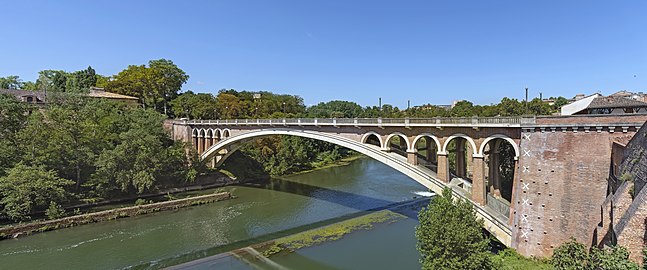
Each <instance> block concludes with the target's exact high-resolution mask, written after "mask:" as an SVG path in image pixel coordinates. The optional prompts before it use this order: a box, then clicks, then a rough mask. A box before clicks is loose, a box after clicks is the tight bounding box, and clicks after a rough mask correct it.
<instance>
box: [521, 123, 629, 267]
mask: <svg viewBox="0 0 647 270" xmlns="http://www.w3.org/2000/svg"><path fill="white" fill-rule="evenodd" d="M572 119H573V118H569V119H567V120H569V121H570V120H572ZM635 131H636V129H635V127H633V126H632V128H631V129H629V130H628V131H627V132H626V133H623V132H611V131H610V130H609V129H608V128H605V129H603V130H600V132H598V131H597V130H596V129H593V130H591V131H589V132H585V131H584V129H582V128H579V129H578V130H577V132H575V131H574V130H572V128H571V129H568V130H564V131H562V130H561V129H557V130H554V131H553V130H551V129H543V130H542V129H540V128H526V129H524V131H523V132H522V136H521V143H520V148H521V152H522V156H521V157H520V160H519V169H518V173H517V174H516V178H515V184H514V186H515V188H514V190H513V198H514V200H513V202H512V203H513V207H514V210H513V216H512V224H513V225H512V226H513V227H512V242H513V247H514V248H516V249H517V250H518V251H519V253H521V254H523V255H527V256H528V255H534V256H549V255H551V254H552V251H553V249H554V248H555V247H557V246H559V245H560V244H561V243H563V242H564V241H566V240H568V239H569V238H570V237H571V236H572V237H575V238H576V239H577V240H578V241H580V242H582V243H585V244H587V245H591V244H593V240H594V235H595V232H596V228H597V226H598V224H599V222H600V215H601V209H600V206H601V205H602V204H603V202H604V201H605V199H606V195H607V194H606V192H607V178H608V175H609V168H610V167H611V166H610V162H611V147H612V144H613V142H614V141H616V140H618V138H621V137H631V136H633V134H634V133H635Z"/></svg>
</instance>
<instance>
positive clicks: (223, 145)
mask: <svg viewBox="0 0 647 270" xmlns="http://www.w3.org/2000/svg"><path fill="white" fill-rule="evenodd" d="M272 135H288V136H299V137H304V138H310V139H315V140H321V141H325V142H329V143H334V144H336V145H339V146H342V147H346V148H348V149H351V150H354V151H357V152H359V153H362V154H364V155H366V156H368V157H371V158H373V159H375V160H377V161H379V162H382V163H384V164H385V165H387V166H389V167H391V168H393V169H395V170H397V171H399V172H401V173H403V174H405V175H406V176H408V177H409V178H411V179H412V180H414V181H416V182H418V183H420V184H421V185H423V186H425V187H426V188H428V189H430V190H432V191H433V192H435V193H437V194H440V193H441V192H442V190H443V189H444V188H445V187H446V184H445V183H443V182H442V181H441V180H438V179H436V177H435V175H433V174H432V173H433V172H431V171H429V170H426V169H425V168H424V167H421V166H415V165H411V164H409V163H407V160H406V158H403V157H401V156H399V155H397V154H391V153H387V152H384V151H381V150H380V148H379V147H377V146H374V145H370V144H365V143H362V141H364V140H365V138H366V137H367V136H368V135H366V134H364V136H363V137H362V138H361V139H360V141H356V140H352V139H349V138H345V137H341V136H337V135H332V134H327V133H322V132H317V131H308V130H294V129H260V130H256V131H250V132H247V133H243V134H239V135H235V136H232V137H229V138H223V140H222V141H220V142H218V143H216V144H214V145H213V146H211V147H210V148H209V149H207V150H206V151H204V153H203V154H202V155H200V159H201V160H208V159H210V158H213V157H215V156H216V155H218V154H219V153H220V152H221V151H222V150H226V153H225V154H224V155H223V157H222V158H221V160H220V161H222V160H224V159H226V158H227V156H228V155H230V154H231V153H233V151H235V150H236V149H237V148H238V147H239V146H240V145H241V144H242V143H244V142H246V141H249V140H252V139H254V138H258V137H265V136H272ZM220 154H222V153H220ZM453 193H454V195H455V197H456V198H458V199H464V200H467V201H469V202H471V203H472V205H473V206H474V209H475V210H476V213H477V216H478V217H479V218H482V219H483V221H484V227H485V229H487V230H488V231H490V232H491V233H492V234H493V235H494V236H495V237H496V238H497V239H499V241H501V242H502V243H504V244H506V245H508V246H509V245H510V244H511V241H512V236H511V235H512V232H511V230H510V228H509V226H508V225H507V221H501V220H499V219H497V218H495V217H494V216H493V215H491V214H489V213H488V212H487V210H486V209H485V208H484V207H482V206H479V205H478V204H476V203H474V202H473V201H472V200H471V199H470V198H468V196H466V194H465V193H460V192H457V191H456V190H454V192H453Z"/></svg>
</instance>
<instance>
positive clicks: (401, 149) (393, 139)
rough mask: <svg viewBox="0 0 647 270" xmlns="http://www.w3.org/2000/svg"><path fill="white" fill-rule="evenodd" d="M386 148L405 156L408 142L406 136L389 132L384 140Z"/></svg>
mask: <svg viewBox="0 0 647 270" xmlns="http://www.w3.org/2000/svg"><path fill="white" fill-rule="evenodd" d="M386 148H387V149H388V151H390V152H394V153H396V154H398V155H401V156H403V157H407V149H408V148H409V144H408V143H407V138H406V137H405V136H404V135H402V134H391V135H390V136H389V138H387V140H386Z"/></svg>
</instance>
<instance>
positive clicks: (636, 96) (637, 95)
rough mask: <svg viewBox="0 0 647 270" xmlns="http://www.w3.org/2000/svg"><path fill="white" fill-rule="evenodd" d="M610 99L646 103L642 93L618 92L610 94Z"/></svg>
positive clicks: (646, 99) (645, 97)
mask: <svg viewBox="0 0 647 270" xmlns="http://www.w3.org/2000/svg"><path fill="white" fill-rule="evenodd" d="M611 96H612V97H623V98H628V99H632V100H637V101H641V102H647V95H646V94H645V93H643V92H638V93H634V92H629V91H626V90H622V91H618V92H615V93H613V94H611Z"/></svg>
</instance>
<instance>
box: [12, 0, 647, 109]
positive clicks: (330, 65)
mask: <svg viewBox="0 0 647 270" xmlns="http://www.w3.org/2000/svg"><path fill="white" fill-rule="evenodd" d="M0 6H2V12H1V13H0V14H2V19H1V21H2V23H0V37H2V42H0V76H7V75H19V76H20V77H21V78H23V80H35V79H36V78H37V72H38V71H39V70H43V69H62V70H66V71H74V70H79V69H83V68H86V67H87V66H88V65H91V66H92V67H93V68H95V69H96V70H97V72H98V73H100V74H104V75H112V74H116V73H118V72H119V71H121V70H122V69H124V68H125V67H126V66H128V65H130V64H145V63H147V62H148V60H151V59H159V58H166V59H170V60H173V61H174V62H175V63H176V64H177V65H178V66H179V67H180V68H182V69H183V70H185V71H186V72H187V73H188V74H189V75H190V76H191V78H190V79H189V82H188V83H187V84H186V85H185V87H184V90H193V91H196V92H214V93H215V92H217V90H219V89H222V88H228V89H229V88H233V89H237V90H250V91H257V90H269V91H273V92H278V93H289V94H295V95H300V96H302V97H303V98H304V99H305V102H306V104H315V103H318V102H320V101H328V100H334V99H342V100H352V101H356V102H358V103H360V104H362V105H376V104H377V100H378V97H382V99H383V102H384V103H389V104H393V105H396V106H399V107H406V104H407V100H411V103H412V105H418V104H424V103H432V104H448V103H450V102H451V101H452V100H455V99H468V100H471V101H473V102H475V103H479V104H489V103H492V102H497V101H499V100H500V99H501V97H503V96H509V97H515V98H522V97H523V88H524V87H529V88H530V95H531V97H534V96H538V95H539V92H543V93H544V96H545V97H546V96H557V95H562V96H566V97H572V96H574V95H575V94H576V93H587V94H588V93H592V92H595V91H601V92H602V93H603V94H610V93H613V92H615V91H617V90H624V89H626V90H632V91H645V92H647V15H646V14H647V1H644V0H635V1H634V0H627V1H624V0H623V1H593V0H586V1H573V0H568V1H562V0H560V1H549V0H543V1H519V0H514V1H513V0H510V1H499V0H487V1H484V0H473V1H467V0H443V1H432V0H425V1H423V0H421V1H378V0H366V1H350V0H307V1H303V0H291V1H287V0H285V1H284V0H272V1H268V0H257V1H251V0H227V1H224V0H221V1H218V0H211V1H179V0H177V1H159V0H155V1H143V0H137V1H134V0H133V1H117V0H114V1H85V0H84V1H53V0H52V1H27V0H25V1H11V2H9V1H3V2H2V3H0Z"/></svg>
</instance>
